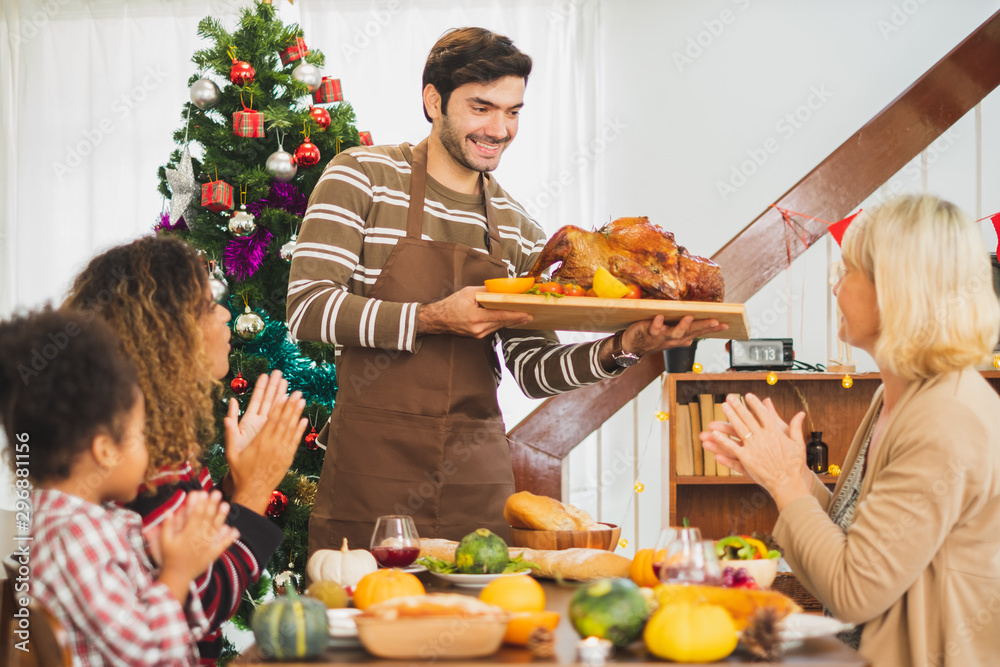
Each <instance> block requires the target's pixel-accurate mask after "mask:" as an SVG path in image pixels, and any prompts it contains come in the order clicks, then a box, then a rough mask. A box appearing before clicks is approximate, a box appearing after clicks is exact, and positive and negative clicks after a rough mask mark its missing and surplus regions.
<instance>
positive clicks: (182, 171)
mask: <svg viewBox="0 0 1000 667" xmlns="http://www.w3.org/2000/svg"><path fill="white" fill-rule="evenodd" d="M166 172H167V183H169V184H170V224H171V225H175V224H177V220H178V219H179V218H180V217H181V216H182V215H184V212H185V211H186V210H188V209H189V208H190V207H191V200H193V199H194V197H195V191H196V190H200V188H199V187H198V184H197V183H195V181H194V166H193V165H192V164H191V153H190V152H189V151H188V147H187V146H185V147H184V152H183V153H181V159H180V161H178V162H177V168H176V169H167V170H166ZM191 222H193V216H192V220H188V223H189V224H190V223H191Z"/></svg>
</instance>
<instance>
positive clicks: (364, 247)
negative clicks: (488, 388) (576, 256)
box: [288, 144, 618, 398]
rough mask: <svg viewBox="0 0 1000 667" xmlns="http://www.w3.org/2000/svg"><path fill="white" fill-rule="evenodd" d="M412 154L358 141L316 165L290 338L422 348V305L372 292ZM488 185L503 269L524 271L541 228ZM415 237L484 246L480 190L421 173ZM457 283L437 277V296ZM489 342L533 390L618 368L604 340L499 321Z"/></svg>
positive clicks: (291, 297) (291, 295)
mask: <svg viewBox="0 0 1000 667" xmlns="http://www.w3.org/2000/svg"><path fill="white" fill-rule="evenodd" d="M411 161H412V155H411V152H410V146H409V145H407V144H400V145H399V146H375V147H369V146H361V147H358V148H351V149H349V150H347V151H344V152H343V153H340V154H339V155H337V156H336V157H335V158H334V159H333V160H332V161H331V162H330V163H329V164H328V165H327V167H326V169H325V170H324V171H323V175H322V176H321V177H320V179H319V182H318V183H317V184H316V188H315V189H314V190H313V192H312V195H311V197H310V199H309V207H308V209H307V210H306V215H305V220H304V221H303V223H302V229H301V231H300V232H299V236H298V242H297V243H296V246H295V254H294V259H293V260H292V268H291V276H290V278H289V284H288V327H289V330H290V331H291V333H292V336H293V337H295V338H296V339H299V340H314V341H322V342H325V343H330V344H332V345H334V346H335V347H336V349H337V353H338V355H339V352H340V350H341V349H342V348H343V347H345V346H362V347H371V348H380V349H384V350H398V351H403V352H410V353H418V352H419V349H420V339H419V338H418V337H417V335H416V325H417V308H418V306H419V305H420V304H418V303H399V302H390V301H384V300H380V299H373V298H370V297H369V293H370V292H371V289H372V286H373V285H374V284H375V281H376V280H378V277H379V275H380V274H381V271H382V267H383V266H384V265H385V263H386V261H387V260H388V258H389V255H390V254H391V253H392V250H393V248H394V247H395V245H396V242H397V241H398V240H399V239H401V238H404V237H405V236H406V213H407V208H408V206H409V202H410V197H409V191H410V163H411ZM488 187H489V189H490V198H491V202H492V205H493V207H494V211H495V214H496V219H497V225H498V227H499V232H500V240H501V246H502V253H501V254H502V258H501V259H502V261H503V263H504V264H505V265H506V266H507V275H508V276H521V275H524V274H526V273H527V272H528V271H529V270H530V269H531V267H532V266H534V263H535V259H536V258H537V256H538V254H539V253H540V252H541V250H542V248H543V247H544V246H545V234H544V232H543V231H542V229H541V227H540V226H539V225H538V224H537V223H536V222H535V221H533V220H531V219H530V218H529V217H528V215H527V214H526V213H525V212H524V209H523V208H521V205H520V204H518V203H517V202H516V201H514V200H513V199H512V198H511V197H510V196H509V195H508V194H507V193H506V192H505V191H504V190H503V189H502V188H501V187H500V186H499V185H498V184H497V182H496V179H494V178H490V179H489V186H488ZM422 238H423V239H424V240H428V241H443V242H448V243H458V244H462V245H466V246H468V247H470V248H473V249H475V250H479V251H480V252H482V253H484V255H488V250H487V248H488V247H489V246H488V245H487V244H488V239H489V233H488V231H487V226H486V215H485V209H484V206H483V197H482V195H468V194H462V193H459V192H455V191H454V190H451V189H449V188H446V187H444V186H443V185H441V184H440V183H438V182H437V181H435V180H434V179H433V178H432V177H431V176H430V175H428V176H427V190H426V194H425V201H424V220H423V229H422ZM454 291H455V289H454V288H452V287H449V286H446V285H443V286H442V291H441V297H442V298H444V297H446V296H448V295H450V294H451V293H452V292H454ZM494 342H495V344H499V345H500V349H501V351H502V352H503V356H504V361H505V363H506V365H507V368H508V369H509V370H510V372H511V374H512V375H513V376H514V379H515V380H516V381H517V383H518V385H519V386H520V387H521V390H522V391H523V392H524V393H525V394H526V395H527V396H529V397H531V398H544V397H546V396H552V395H554V394H558V393H562V392H564V391H569V390H571V389H576V388H578V387H583V386H586V385H588V384H592V383H594V382H598V381H600V380H603V379H605V378H609V377H613V376H614V375H616V374H617V373H618V372H610V373H609V372H607V371H605V370H604V369H603V368H602V366H601V364H600V362H599V360H598V351H599V349H600V345H601V342H602V341H595V342H587V343H579V344H574V345H561V344H560V343H559V340H558V338H556V335H555V334H554V333H553V332H551V331H536V330H507V329H501V330H500V331H498V332H497V333H496V334H495V339H494ZM493 361H494V375H495V377H496V381H497V383H498V384H499V382H500V378H501V370H500V365H499V361H498V360H496V358H495V356H494V359H493Z"/></svg>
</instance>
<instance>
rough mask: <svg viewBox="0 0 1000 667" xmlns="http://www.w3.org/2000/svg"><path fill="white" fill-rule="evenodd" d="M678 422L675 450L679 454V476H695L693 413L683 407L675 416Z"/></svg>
mask: <svg viewBox="0 0 1000 667" xmlns="http://www.w3.org/2000/svg"><path fill="white" fill-rule="evenodd" d="M674 418H675V419H676V420H677V424H676V426H675V428H676V429H677V442H675V443H674V450H675V451H676V452H677V474H678V475H693V474H694V449H692V447H691V411H690V410H689V409H688V408H687V406H681V407H678V409H677V414H676V415H674Z"/></svg>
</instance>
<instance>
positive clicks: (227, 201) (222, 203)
mask: <svg viewBox="0 0 1000 667" xmlns="http://www.w3.org/2000/svg"><path fill="white" fill-rule="evenodd" d="M201 205H202V206H203V207H204V208H207V209H208V210H209V211H215V212H219V211H229V210H231V209H232V208H233V186H231V185H230V184H229V183H226V182H225V181H212V182H211V183H205V184H204V185H202V186H201Z"/></svg>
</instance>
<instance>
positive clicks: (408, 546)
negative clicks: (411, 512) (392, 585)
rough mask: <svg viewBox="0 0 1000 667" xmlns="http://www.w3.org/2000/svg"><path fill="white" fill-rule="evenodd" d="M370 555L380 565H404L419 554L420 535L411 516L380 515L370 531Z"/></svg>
mask: <svg viewBox="0 0 1000 667" xmlns="http://www.w3.org/2000/svg"><path fill="white" fill-rule="evenodd" d="M371 547H372V555H373V556H375V560H376V561H378V564H379V565H381V566H382V567H406V566H408V565H412V564H413V561H415V560H417V556H419V555H420V536H419V535H417V527H416V526H414V525H413V517H410V516H407V515H405V514H393V515H389V516H380V517H379V518H378V521H376V522H375V531H374V532H373V533H372V545H371Z"/></svg>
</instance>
